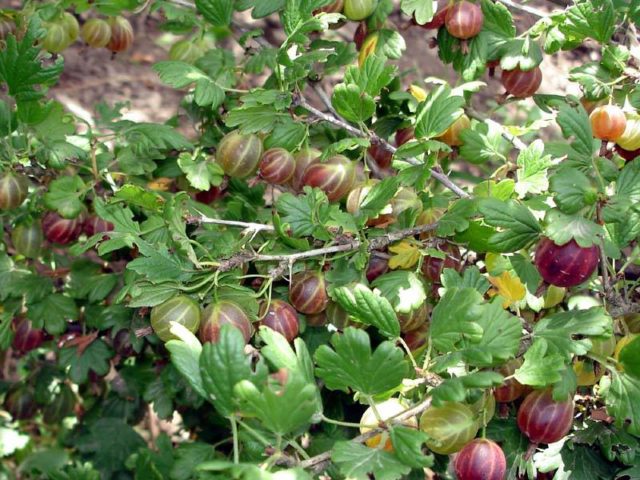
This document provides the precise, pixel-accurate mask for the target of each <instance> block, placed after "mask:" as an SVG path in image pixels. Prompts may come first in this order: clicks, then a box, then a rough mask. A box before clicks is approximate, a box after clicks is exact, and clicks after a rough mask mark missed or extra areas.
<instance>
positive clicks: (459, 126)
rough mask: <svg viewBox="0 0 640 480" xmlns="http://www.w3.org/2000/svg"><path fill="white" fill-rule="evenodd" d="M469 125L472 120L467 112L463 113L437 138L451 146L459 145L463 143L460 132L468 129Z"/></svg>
mask: <svg viewBox="0 0 640 480" xmlns="http://www.w3.org/2000/svg"><path fill="white" fill-rule="evenodd" d="M469 127H471V120H469V117H467V116H466V115H465V114H462V115H461V116H460V117H458V118H457V119H456V121H454V122H453V123H452V124H451V126H450V127H449V128H447V130H446V131H445V132H444V133H443V134H442V135H440V136H439V137H437V140H440V141H441V142H443V143H446V144H447V145H449V146H450V147H459V146H460V145H462V143H463V142H462V139H461V138H460V132H462V131H464V130H467V129H468V128H469Z"/></svg>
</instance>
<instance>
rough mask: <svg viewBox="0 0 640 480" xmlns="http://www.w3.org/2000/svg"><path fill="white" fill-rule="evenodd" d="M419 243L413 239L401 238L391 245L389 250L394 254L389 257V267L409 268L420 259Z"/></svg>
mask: <svg viewBox="0 0 640 480" xmlns="http://www.w3.org/2000/svg"><path fill="white" fill-rule="evenodd" d="M419 246H420V244H419V243H418V242H416V241H414V240H403V241H401V242H398V243H396V244H395V245H391V246H390V247H389V251H390V252H391V253H393V254H394V255H392V256H391V258H390V259H389V268H391V269H393V270H395V269H396V268H411V267H413V266H414V265H415V264H416V263H418V260H420V250H419Z"/></svg>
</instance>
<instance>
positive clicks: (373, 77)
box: [344, 55, 397, 97]
mask: <svg viewBox="0 0 640 480" xmlns="http://www.w3.org/2000/svg"><path fill="white" fill-rule="evenodd" d="M396 70H397V68H396V67H395V66H393V65H386V59H385V58H383V57H379V56H377V55H369V56H368V57H367V59H366V60H365V62H364V64H363V65H362V67H360V68H358V67H356V66H351V67H348V68H347V71H346V72H345V75H344V80H345V83H347V84H354V85H357V86H358V88H359V89H360V91H361V92H365V93H367V94H369V95H370V96H371V97H377V96H378V95H380V92H381V91H382V89H383V88H384V87H386V86H387V85H389V83H391V81H392V80H393V77H394V75H395V74H396Z"/></svg>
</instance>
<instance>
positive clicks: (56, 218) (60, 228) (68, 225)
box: [42, 212, 83, 245]
mask: <svg viewBox="0 0 640 480" xmlns="http://www.w3.org/2000/svg"><path fill="white" fill-rule="evenodd" d="M82 224H83V219H82V216H79V217H76V218H62V217H61V216H60V215H58V214H57V213H55V212H47V214H46V215H45V216H44V217H43V218H42V231H43V232H44V236H45V238H46V239H47V240H48V241H49V242H51V243H58V244H60V245H66V244H68V243H71V242H74V241H76V240H77V239H78V237H79V236H80V234H81V233H82Z"/></svg>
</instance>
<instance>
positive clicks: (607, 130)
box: [589, 105, 627, 141]
mask: <svg viewBox="0 0 640 480" xmlns="http://www.w3.org/2000/svg"><path fill="white" fill-rule="evenodd" d="M589 121H590V122H591V130H592V131H593V136H594V137H596V138H599V139H600V140H605V141H616V140H617V139H618V138H620V137H621V136H622V134H623V133H624V130H625V128H626V127H627V117H625V115H624V112H623V111H622V109H621V108H620V107H618V106H617V105H602V106H601V107H598V108H596V109H594V110H593V112H591V115H589Z"/></svg>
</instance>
